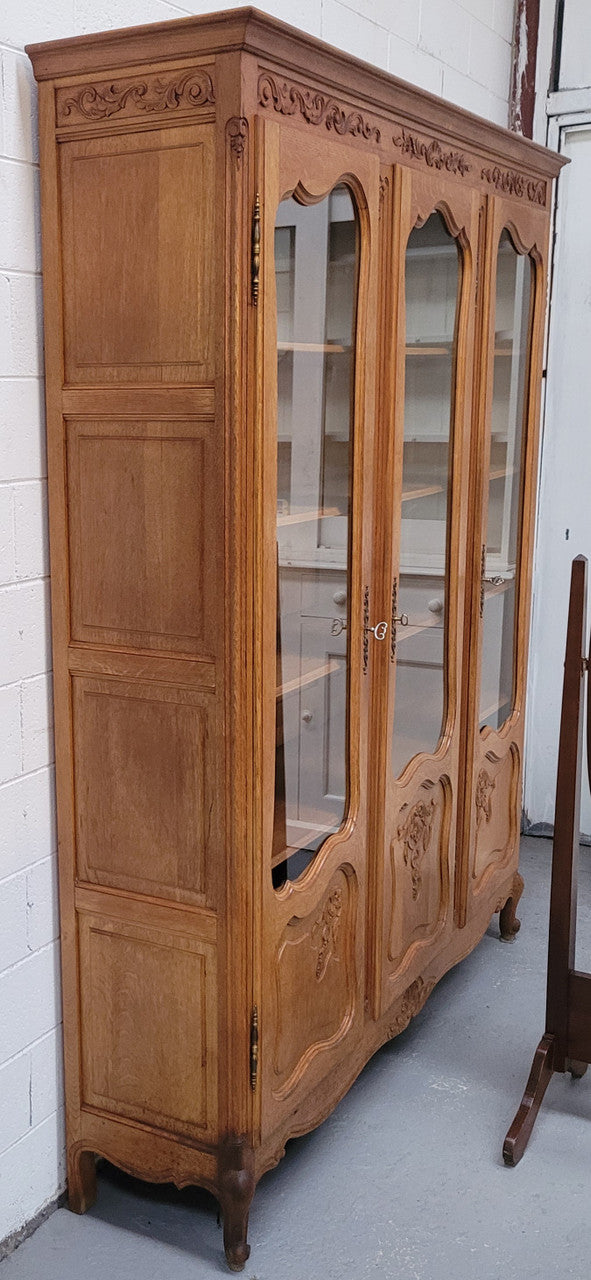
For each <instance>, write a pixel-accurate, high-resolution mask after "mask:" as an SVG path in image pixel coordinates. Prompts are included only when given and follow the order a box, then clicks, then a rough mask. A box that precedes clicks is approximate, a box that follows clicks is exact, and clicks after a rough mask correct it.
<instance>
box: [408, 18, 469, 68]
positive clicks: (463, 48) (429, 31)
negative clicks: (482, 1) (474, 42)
mask: <svg viewBox="0 0 591 1280" xmlns="http://www.w3.org/2000/svg"><path fill="white" fill-rule="evenodd" d="M471 23H472V19H471V17H470V15H469V14H468V13H466V10H465V9H461V8H460V6H459V4H456V3H455V0H422V5H421V31H420V38H419V43H420V46H421V48H422V49H425V51H426V52H427V53H430V54H432V55H433V57H434V58H440V59H441V61H442V62H445V63H447V64H448V65H449V66H450V67H455V68H456V70H458V71H465V70H466V63H467V59H468V50H469V47H470V26H471Z"/></svg>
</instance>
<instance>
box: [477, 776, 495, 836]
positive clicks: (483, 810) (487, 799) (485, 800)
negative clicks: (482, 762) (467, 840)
mask: <svg viewBox="0 0 591 1280" xmlns="http://www.w3.org/2000/svg"><path fill="white" fill-rule="evenodd" d="M495 786H496V782H495V779H494V778H491V776H490V773H488V771H487V770H486V769H481V770H480V773H479V774H478V780H477V782H476V801H475V803H476V825H477V827H480V826H481V825H482V823H483V822H490V820H491V818H492V801H491V795H492V793H493V791H494V789H495Z"/></svg>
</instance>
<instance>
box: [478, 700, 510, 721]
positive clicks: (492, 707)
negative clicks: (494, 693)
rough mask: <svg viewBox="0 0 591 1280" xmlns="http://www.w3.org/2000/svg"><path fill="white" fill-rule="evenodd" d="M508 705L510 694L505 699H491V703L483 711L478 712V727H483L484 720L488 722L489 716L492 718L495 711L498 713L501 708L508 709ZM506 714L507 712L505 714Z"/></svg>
mask: <svg viewBox="0 0 591 1280" xmlns="http://www.w3.org/2000/svg"><path fill="white" fill-rule="evenodd" d="M510 705H511V695H510V694H509V695H508V696H507V697H497V698H493V700H492V702H491V703H490V704H489V705H488V706H486V707H485V708H484V711H481V712H480V727H481V728H482V727H483V725H484V722H485V720H488V718H489V716H493V715H494V713H495V711H500V709H501V707H510ZM508 714H509V712H507V715H508Z"/></svg>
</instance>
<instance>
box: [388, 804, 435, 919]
mask: <svg viewBox="0 0 591 1280" xmlns="http://www.w3.org/2000/svg"><path fill="white" fill-rule="evenodd" d="M435 809H436V804H435V800H434V799H433V800H430V801H429V803H428V804H426V803H425V801H424V800H419V802H418V804H415V805H413V807H412V809H410V811H409V812H408V813H407V815H406V818H405V820H404V822H402V823H401V824H400V826H399V828H398V832H397V834H398V839H399V840H400V841H402V842H403V844H404V865H405V867H410V878H411V883H412V896H413V899H415V900H416V899H417V898H418V896H419V893H420V891H421V886H422V883H423V877H422V870H421V862H422V860H423V858H424V856H425V854H426V852H427V850H428V848H429V845H430V843H431V835H432V833H433V818H434V815H435Z"/></svg>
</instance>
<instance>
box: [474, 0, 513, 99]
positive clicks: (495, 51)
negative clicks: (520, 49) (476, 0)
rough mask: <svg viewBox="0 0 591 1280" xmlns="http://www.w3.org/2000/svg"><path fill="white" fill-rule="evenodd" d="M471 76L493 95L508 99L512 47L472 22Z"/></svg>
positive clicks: (480, 24) (478, 23) (481, 25)
mask: <svg viewBox="0 0 591 1280" xmlns="http://www.w3.org/2000/svg"><path fill="white" fill-rule="evenodd" d="M469 71H470V75H471V76H472V77H473V79H474V80H476V81H478V82H479V83H480V84H484V85H486V88H487V89H490V91H491V93H496V94H497V96H498V97H501V96H502V97H505V98H508V96H509V77H510V74H511V45H510V44H508V43H507V41H506V40H503V39H502V37H501V36H498V35H496V33H495V32H494V31H490V30H489V28H488V27H485V26H483V24H482V22H477V21H476V19H475V18H474V19H473V21H472V30H471V33H470V63H469Z"/></svg>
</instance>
